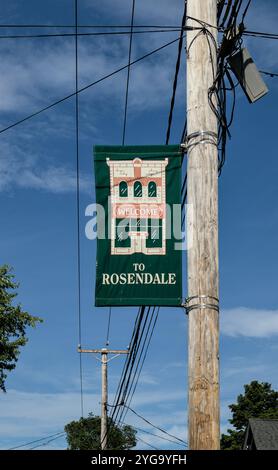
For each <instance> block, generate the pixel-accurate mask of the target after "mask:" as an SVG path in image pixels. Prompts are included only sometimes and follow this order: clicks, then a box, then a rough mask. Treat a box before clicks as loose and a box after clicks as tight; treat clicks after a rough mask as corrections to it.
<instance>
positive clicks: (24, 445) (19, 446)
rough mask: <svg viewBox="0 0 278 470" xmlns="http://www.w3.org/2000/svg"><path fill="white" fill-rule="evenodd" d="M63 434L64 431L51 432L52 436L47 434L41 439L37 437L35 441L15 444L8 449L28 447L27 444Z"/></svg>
mask: <svg viewBox="0 0 278 470" xmlns="http://www.w3.org/2000/svg"><path fill="white" fill-rule="evenodd" d="M61 434H65V433H64V431H61V432H56V433H55V434H50V436H45V437H42V438H40V439H35V440H34V441H30V442H26V443H25V444H20V445H18V446H15V447H10V448H9V449H7V450H16V449H21V448H22V447H27V446H30V445H32V444H36V443H37V442H41V441H45V440H46V439H50V438H52V437H55V436H60V435H61Z"/></svg>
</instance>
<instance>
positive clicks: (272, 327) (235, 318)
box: [220, 307, 278, 338]
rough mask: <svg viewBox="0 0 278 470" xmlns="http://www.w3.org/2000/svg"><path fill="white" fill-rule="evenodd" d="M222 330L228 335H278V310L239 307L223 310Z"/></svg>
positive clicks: (264, 336)
mask: <svg viewBox="0 0 278 470" xmlns="http://www.w3.org/2000/svg"><path fill="white" fill-rule="evenodd" d="M220 319H221V320H220V321H221V331H222V333H223V334H225V335H227V336H232V337H237V336H247V337H253V338H267V337H270V336H275V335H278V310H259V309H251V308H245V307H238V308H233V309H229V310H223V311H222V312H221V315H220Z"/></svg>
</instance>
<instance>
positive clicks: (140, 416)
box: [125, 405, 188, 446]
mask: <svg viewBox="0 0 278 470" xmlns="http://www.w3.org/2000/svg"><path fill="white" fill-rule="evenodd" d="M125 406H126V405H125ZM127 408H128V409H129V410H130V411H131V412H132V413H133V414H135V415H136V416H137V417H138V418H140V419H142V420H143V421H145V423H147V424H149V425H150V426H152V427H153V428H155V429H157V430H158V431H160V432H162V433H163V434H166V435H167V436H169V437H173V438H174V439H176V440H177V441H179V442H182V443H183V444H185V446H187V445H188V443H187V442H186V441H184V440H183V439H180V438H179V437H177V436H174V435H173V434H170V433H169V432H167V431H165V429H162V428H160V427H159V426H156V425H155V424H153V423H152V422H151V421H149V420H148V419H146V418H144V416H142V415H140V414H139V413H138V412H137V411H135V410H134V409H133V408H130V407H129V406H128V407H127Z"/></svg>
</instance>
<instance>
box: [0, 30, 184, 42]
mask: <svg viewBox="0 0 278 470" xmlns="http://www.w3.org/2000/svg"><path fill="white" fill-rule="evenodd" d="M179 31H180V28H175V29H156V30H142V31H134V32H133V34H148V33H174V32H179ZM115 35H118V36H125V35H130V32H129V31H108V32H107V31H104V32H103V31H101V32H94V33H77V36H115ZM60 37H61V38H64V37H75V34H74V33H57V34H24V35H23V34H14V35H4V36H0V40H1V39H42V38H60Z"/></svg>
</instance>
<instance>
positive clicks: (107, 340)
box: [106, 307, 112, 346]
mask: <svg viewBox="0 0 278 470" xmlns="http://www.w3.org/2000/svg"><path fill="white" fill-rule="evenodd" d="M111 313H112V307H109V313H108V324H107V334H106V346H109V334H110V323H111Z"/></svg>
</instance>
